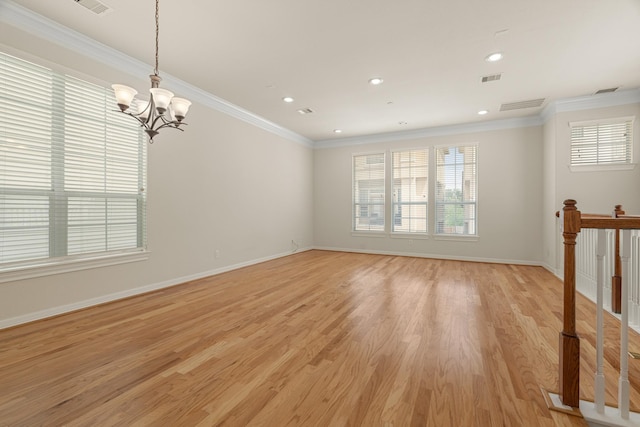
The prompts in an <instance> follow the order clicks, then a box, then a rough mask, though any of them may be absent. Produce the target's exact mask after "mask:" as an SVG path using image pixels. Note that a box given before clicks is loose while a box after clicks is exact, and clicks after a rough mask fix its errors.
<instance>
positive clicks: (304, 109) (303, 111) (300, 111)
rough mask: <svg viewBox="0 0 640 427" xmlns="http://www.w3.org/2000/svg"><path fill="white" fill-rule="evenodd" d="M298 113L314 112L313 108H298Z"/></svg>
mask: <svg viewBox="0 0 640 427" xmlns="http://www.w3.org/2000/svg"><path fill="white" fill-rule="evenodd" d="M298 113H300V114H311V113H313V110H312V109H311V108H301V109H299V110H298Z"/></svg>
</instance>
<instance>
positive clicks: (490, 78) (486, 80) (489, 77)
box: [482, 74, 502, 83]
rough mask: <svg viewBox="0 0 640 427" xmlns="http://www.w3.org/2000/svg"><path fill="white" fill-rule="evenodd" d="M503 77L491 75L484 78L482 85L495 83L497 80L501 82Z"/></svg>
mask: <svg viewBox="0 0 640 427" xmlns="http://www.w3.org/2000/svg"><path fill="white" fill-rule="evenodd" d="M501 77H502V74H491V75H489V76H484V77H483V78H482V83H487V82H495V81H496V80H500V78H501Z"/></svg>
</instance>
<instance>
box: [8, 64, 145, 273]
mask: <svg viewBox="0 0 640 427" xmlns="http://www.w3.org/2000/svg"><path fill="white" fill-rule="evenodd" d="M0 80H1V83H0V268H2V266H8V265H9V264H10V263H15V262H21V263H27V264H28V263H29V262H33V261H35V260H38V259H47V258H60V257H65V256H70V255H74V256H76V257H77V256H83V255H85V254H90V253H102V252H110V251H115V250H131V249H138V248H142V247H144V245H145V234H146V230H145V209H146V196H145V187H146V181H145V180H146V143H145V142H144V138H143V133H142V131H141V129H140V127H139V126H138V125H137V124H136V122H135V120H132V119H131V118H129V117H127V116H125V115H122V114H120V113H117V112H115V111H114V110H115V108H116V107H115V105H116V104H115V98H114V96H113V94H112V91H111V90H108V89H105V88H103V87H100V86H96V85H94V84H91V83H87V82H84V81H82V80H79V79H76V78H73V77H70V76H67V75H62V74H59V73H56V72H54V71H52V70H50V69H47V68H45V67H40V66H38V65H35V64H32V63H29V62H26V61H23V60H21V59H19V58H15V57H12V56H10V55H6V54H4V53H0Z"/></svg>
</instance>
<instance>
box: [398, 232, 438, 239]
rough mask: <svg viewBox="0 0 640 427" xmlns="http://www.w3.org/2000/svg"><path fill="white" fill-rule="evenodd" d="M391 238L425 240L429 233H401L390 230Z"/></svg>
mask: <svg viewBox="0 0 640 427" xmlns="http://www.w3.org/2000/svg"><path fill="white" fill-rule="evenodd" d="M389 237H391V238H392V239H412V240H413V239H415V240H427V239H428V238H429V235H428V234H427V233H401V232H391V234H390V236H389Z"/></svg>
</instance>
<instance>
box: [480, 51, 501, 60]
mask: <svg viewBox="0 0 640 427" xmlns="http://www.w3.org/2000/svg"><path fill="white" fill-rule="evenodd" d="M502 58H503V55H502V52H495V53H492V54H491V55H489V56H487V57H486V58H484V60H485V61H487V62H497V61H500V60H501V59H502Z"/></svg>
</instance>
